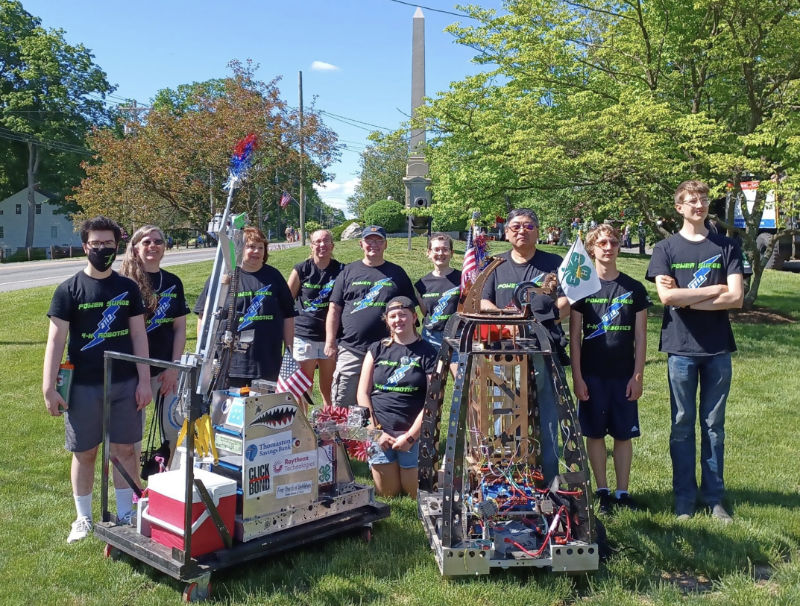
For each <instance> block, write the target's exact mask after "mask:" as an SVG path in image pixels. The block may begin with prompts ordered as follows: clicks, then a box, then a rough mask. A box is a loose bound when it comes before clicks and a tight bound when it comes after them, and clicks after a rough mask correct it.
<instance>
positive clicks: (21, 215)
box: [0, 189, 81, 254]
mask: <svg viewBox="0 0 800 606" xmlns="http://www.w3.org/2000/svg"><path fill="white" fill-rule="evenodd" d="M34 196H35V200H36V216H35V220H34V230H33V247H34V248H47V247H49V246H51V245H52V246H80V245H81V236H80V234H79V233H77V232H76V231H75V230H74V228H73V225H72V221H70V220H69V219H68V218H67V216H66V215H62V214H56V212H55V211H56V210H57V209H58V206H55V205H54V204H51V203H50V198H49V197H48V196H47V195H45V194H43V193H42V192H40V191H35V192H34ZM27 229H28V190H27V189H23V190H21V191H18V192H17V193H15V194H14V195H13V196H10V197H8V198H6V199H5V200H3V201H2V202H0V248H3V249H4V252H5V253H6V254H12V253H14V252H15V251H16V250H17V249H18V248H22V247H24V246H25V232H26V231H27Z"/></svg>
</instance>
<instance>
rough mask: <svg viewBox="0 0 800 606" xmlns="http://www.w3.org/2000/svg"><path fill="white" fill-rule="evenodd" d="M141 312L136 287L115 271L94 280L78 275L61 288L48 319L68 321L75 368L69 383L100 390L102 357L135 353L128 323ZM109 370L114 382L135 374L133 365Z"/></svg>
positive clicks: (116, 364) (119, 364) (123, 364)
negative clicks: (118, 353) (95, 387)
mask: <svg viewBox="0 0 800 606" xmlns="http://www.w3.org/2000/svg"><path fill="white" fill-rule="evenodd" d="M143 313H144V303H143V302H142V294H141V292H140V291H139V287H138V286H137V285H136V282H134V281H133V280H130V279H129V278H126V277H125V276H120V275H119V274H118V273H117V272H111V275H110V276H108V277H107V278H102V279H97V278H92V277H90V276H88V275H86V274H85V273H84V272H82V271H80V272H78V273H77V274H75V275H74V276H72V277H71V278H68V279H67V280H65V281H64V282H62V283H61V284H59V285H58V287H57V288H56V291H55V293H54V294H53V299H52V301H51V302H50V309H49V310H48V312H47V315H48V317H53V318H59V319H61V320H65V321H67V322H69V342H68V344H67V355H68V356H69V361H70V362H71V363H72V364H74V365H75V372H74V374H73V378H72V380H73V382H74V383H76V384H81V385H98V384H100V385H101V384H102V383H103V354H104V353H105V352H106V351H118V352H120V353H125V354H132V353H133V341H132V340H131V334H130V318H133V317H135V316H141V315H142V314H143ZM113 369H114V374H113V376H112V380H113V381H115V382H117V381H122V380H126V379H129V378H131V377H135V376H136V375H137V373H136V365H135V364H130V363H127V362H120V361H115V362H114V365H113Z"/></svg>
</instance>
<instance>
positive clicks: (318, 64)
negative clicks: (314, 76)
mask: <svg viewBox="0 0 800 606" xmlns="http://www.w3.org/2000/svg"><path fill="white" fill-rule="evenodd" d="M311 69H312V70H313V71H315V72H338V71H339V67H338V66H336V65H333V64H332V63H325V62H324V61H312V62H311Z"/></svg>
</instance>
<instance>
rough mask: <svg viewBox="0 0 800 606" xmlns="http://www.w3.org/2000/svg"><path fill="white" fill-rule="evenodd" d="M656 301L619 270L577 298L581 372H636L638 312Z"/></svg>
mask: <svg viewBox="0 0 800 606" xmlns="http://www.w3.org/2000/svg"><path fill="white" fill-rule="evenodd" d="M652 304H653V302H652V301H650V297H649V296H647V291H646V290H645V288H644V286H642V284H641V283H639V282H637V281H636V280H634V279H633V278H631V277H630V276H628V275H626V274H623V273H620V274H619V275H618V276H617V277H616V278H615V279H613V280H602V279H601V280H600V290H599V291H598V292H596V293H594V294H593V295H591V296H589V297H586V298H585V299H581V300H580V301H576V302H575V303H574V304H573V305H572V309H574V310H575V311H577V312H580V313H581V314H582V315H583V341H582V342H581V374H583V375H585V376H593V377H617V378H625V377H631V376H633V369H634V362H635V358H634V353H635V351H634V336H635V334H636V330H635V329H636V314H637V313H638V312H640V311H642V310H643V309H647V308H648V307H650V306H651V305H652Z"/></svg>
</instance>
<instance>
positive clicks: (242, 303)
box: [194, 265, 295, 381]
mask: <svg viewBox="0 0 800 606" xmlns="http://www.w3.org/2000/svg"><path fill="white" fill-rule="evenodd" d="M208 286H209V283H208V281H206V284H205V286H204V287H203V292H201V293H200V297H199V298H198V299H197V303H196V305H195V307H194V311H195V313H203V310H204V307H205V303H206V298H207V297H208ZM237 291H238V292H237V295H236V306H235V314H236V320H235V323H234V326H235V327H236V328H235V330H236V331H237V332H238V336H239V343H240V348H241V347H242V346H244V345H245V344H247V349H246V350H244V351H235V352H234V354H233V356H232V357H231V366H230V370H229V371H228V375H229V376H231V377H237V378H244V379H266V380H267V381H277V379H278V373H279V372H280V369H281V360H282V358H283V321H284V319H286V318H292V317H294V315H295V311H294V301H293V300H292V294H291V292H290V291H289V286H288V285H287V284H286V280H285V279H284V278H283V276H282V275H281V273H280V272H279V271H278V270H277V269H275V268H274V267H272V266H271V265H265V266H264V267H262V268H261V269H259V270H258V271H255V272H252V273H251V272H247V271H244V270H240V271H239V284H238V287H237Z"/></svg>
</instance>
